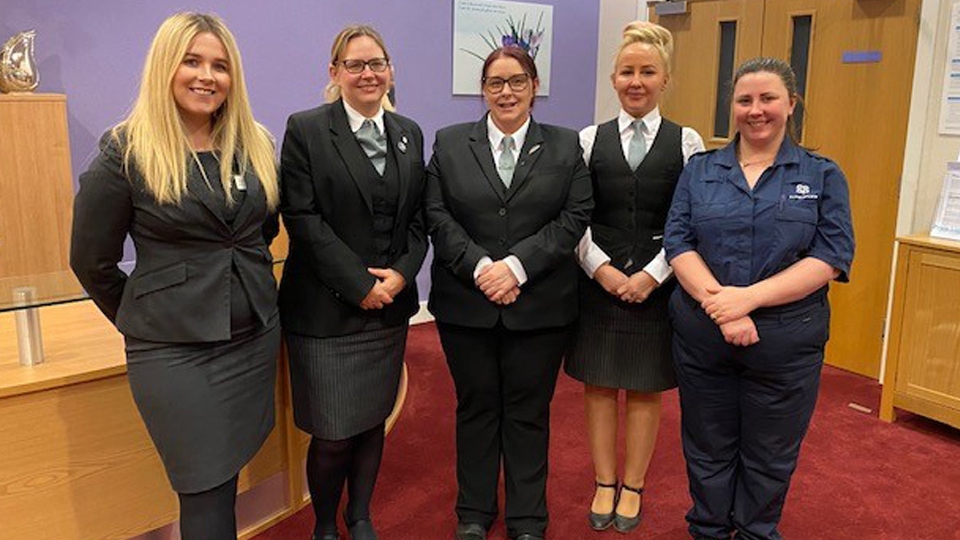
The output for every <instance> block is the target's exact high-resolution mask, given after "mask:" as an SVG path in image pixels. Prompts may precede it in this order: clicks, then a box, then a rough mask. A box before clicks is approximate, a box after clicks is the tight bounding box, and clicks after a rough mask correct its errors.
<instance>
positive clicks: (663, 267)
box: [643, 249, 673, 284]
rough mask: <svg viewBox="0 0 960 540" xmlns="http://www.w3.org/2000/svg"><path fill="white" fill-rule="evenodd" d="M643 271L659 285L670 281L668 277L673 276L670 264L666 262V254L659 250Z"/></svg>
mask: <svg viewBox="0 0 960 540" xmlns="http://www.w3.org/2000/svg"><path fill="white" fill-rule="evenodd" d="M643 271H644V272H646V273H648V274H650V276H651V277H653V279H655V280H657V283H660V284H663V282H664V281H666V280H668V279H670V277H671V276H673V268H671V267H670V263H668V262H667V252H666V251H664V250H663V249H660V252H659V253H657V256H656V257H654V258H653V260H652V261H650V262H649V263H647V265H646V266H644V267H643Z"/></svg>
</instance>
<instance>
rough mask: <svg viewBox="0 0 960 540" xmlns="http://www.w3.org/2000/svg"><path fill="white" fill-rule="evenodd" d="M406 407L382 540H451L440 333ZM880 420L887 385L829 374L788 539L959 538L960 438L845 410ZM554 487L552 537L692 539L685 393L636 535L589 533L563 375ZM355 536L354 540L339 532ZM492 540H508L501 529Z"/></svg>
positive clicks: (307, 528)
mask: <svg viewBox="0 0 960 540" xmlns="http://www.w3.org/2000/svg"><path fill="white" fill-rule="evenodd" d="M407 364H408V366H409V370H410V385H409V394H408V396H407V402H406V406H405V408H404V411H403V414H402V415H401V417H400V420H399V421H398V422H397V424H396V426H395V428H394V430H393V432H391V434H390V435H389V437H387V446H386V453H385V456H384V462H383V467H382V469H381V472H380V480H379V484H378V485H377V493H376V496H375V499H374V503H373V512H374V522H375V523H376V525H377V529H378V531H379V533H380V537H381V539H382V540H414V539H416V540H435V539H436V540H451V539H452V538H453V530H454V527H455V525H456V518H455V517H454V514H453V504H454V499H455V496H456V487H455V479H454V450H453V431H454V408H455V400H454V394H453V384H452V382H451V380H450V376H449V374H448V372H447V367H446V363H445V361H444V357H443V353H442V351H441V350H440V342H439V340H438V338H437V333H436V327H435V326H434V325H433V324H426V325H420V326H416V327H413V328H412V330H411V333H410V339H409V345H408V349H407ZM850 402H854V403H857V404H859V405H863V406H865V407H868V408H870V409H872V410H873V411H877V409H878V407H879V403H880V386H879V385H878V384H877V383H876V382H875V381H871V380H869V379H866V378H864V377H860V376H857V375H852V374H850V373H846V372H843V371H840V370H837V369H833V368H829V367H827V368H825V369H824V372H823V381H822V385H821V393H820V400H819V403H818V405H817V411H816V414H815V415H814V418H813V425H812V427H811V428H810V433H809V435H808V436H807V439H806V441H805V443H804V448H803V451H802V453H801V458H800V466H799V469H798V471H797V474H796V475H795V476H794V482H793V489H792V490H791V491H790V496H789V497H788V499H787V507H786V510H785V516H784V519H783V523H782V528H781V531H782V532H783V534H784V536H785V537H786V538H788V539H789V540H807V539H815V540H820V539H842V540H846V539H867V540H894V539H896V540H900V539H960V532H958V528H957V520H958V518H960V431H957V430H954V429H951V428H949V427H945V426H943V425H941V424H937V423H935V422H931V421H928V420H925V419H923V418H920V417H916V416H912V415H909V414H906V413H903V414H901V420H900V421H899V422H898V423H896V424H887V423H884V422H882V421H880V420H879V419H878V418H877V417H876V412H874V413H873V414H865V413H862V412H858V411H855V410H853V409H851V408H850V407H848V404H849V403H850ZM552 426H553V427H552V429H553V431H552V440H551V453H550V460H551V463H550V465H551V467H550V481H549V482H550V483H549V495H548V496H549V508H550V528H549V529H548V530H547V533H548V538H549V539H552V540H568V539H587V540H589V539H595V538H596V539H601V538H606V539H607V540H615V539H617V538H631V537H632V538H638V539H640V538H643V539H656V540H674V539H676V540H684V539H687V538H689V536H688V535H687V533H686V523H685V522H684V519H683V516H684V514H685V513H686V511H687V509H688V506H689V497H688V494H687V480H686V473H685V469H684V465H683V455H682V453H681V449H680V435H679V429H680V416H679V408H678V406H677V395H676V392H675V391H674V392H670V393H668V394H667V396H666V398H665V401H664V415H663V420H662V425H661V430H660V441H659V446H658V448H657V453H656V455H655V456H654V459H653V464H652V465H651V470H650V473H649V475H648V478H647V494H646V496H645V499H644V521H643V523H642V524H641V526H640V527H639V528H638V529H637V530H636V531H634V532H632V533H630V534H629V535H626V536H622V535H620V534H619V533H617V532H615V531H613V530H612V529H610V530H608V531H605V532H602V533H596V532H594V531H592V530H590V528H589V527H588V526H587V521H586V512H587V509H588V505H589V503H590V498H591V497H592V495H593V468H592V466H591V464H590V456H589V450H588V447H587V441H586V434H585V429H584V419H583V405H582V386H581V385H580V383H578V382H576V381H573V380H572V379H570V378H569V377H567V376H565V375H563V374H562V373H561V376H560V382H559V384H558V386H557V393H556V397H555V398H554V401H553V412H552ZM312 528H313V513H312V511H311V509H310V508H309V507H308V508H305V509H304V510H302V511H300V512H299V513H297V514H296V515H294V516H293V517H291V518H289V519H287V520H286V521H284V522H283V523H280V524H278V525H276V526H274V527H273V528H271V529H269V530H267V531H265V532H264V533H262V534H260V535H259V536H257V537H256V538H257V540H309V538H310V533H311V531H312ZM342 532H344V533H345V532H346V531H342ZM489 538H490V540H504V539H505V538H506V534H505V530H504V527H503V521H502V520H498V522H497V525H496V526H495V527H494V529H493V530H492V531H491V532H490V535H489Z"/></svg>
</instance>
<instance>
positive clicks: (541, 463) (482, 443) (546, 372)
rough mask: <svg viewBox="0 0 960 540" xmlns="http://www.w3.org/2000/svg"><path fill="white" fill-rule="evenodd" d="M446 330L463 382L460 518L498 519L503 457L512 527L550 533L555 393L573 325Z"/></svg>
mask: <svg viewBox="0 0 960 540" xmlns="http://www.w3.org/2000/svg"><path fill="white" fill-rule="evenodd" d="M438 330H439V332H440V340H441V342H442V344H443V351H444V353H445V354H446V356H447V364H448V365H449V367H450V373H451V375H452V376H453V382H454V384H455V385H456V390H457V482H458V486H459V494H458V496H457V517H458V519H459V521H460V522H461V523H478V524H480V525H483V526H484V527H487V528H489V527H490V525H491V524H492V523H493V521H494V519H496V517H497V483H498V479H499V476H500V461H501V459H502V460H503V475H504V484H505V495H506V502H505V505H504V506H505V514H506V515H505V522H506V525H507V534H508V535H509V536H510V537H511V538H515V537H516V536H518V535H520V534H523V533H532V534H537V535H543V533H544V530H545V529H546V527H547V498H546V489H547V448H548V443H549V439H550V400H551V399H553V391H554V388H555V387H556V382H557V372H558V371H559V369H560V362H561V359H562V357H563V352H564V349H565V346H566V344H567V337H568V330H569V328H568V327H561V328H550V329H545V330H530V331H512V330H507V329H506V328H504V327H503V326H502V325H500V324H498V325H497V326H496V327H495V328H487V329H478V328H467V327H463V326H457V325H451V324H443V323H440V324H438Z"/></svg>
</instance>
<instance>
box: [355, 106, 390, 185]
mask: <svg viewBox="0 0 960 540" xmlns="http://www.w3.org/2000/svg"><path fill="white" fill-rule="evenodd" d="M354 135H355V136H356V137H357V142H359V143H360V147H361V148H363V151H364V152H365V153H366V154H367V157H368V158H370V163H373V168H375V169H376V170H377V174H379V175H380V176H383V169H384V167H386V165H387V137H386V135H384V134H383V133H380V130H379V129H378V128H377V124H376V123H375V122H374V121H373V120H370V119H369V118H368V119H366V120H364V121H363V124H361V125H360V129H358V130H357V132H356V133H355V134H354Z"/></svg>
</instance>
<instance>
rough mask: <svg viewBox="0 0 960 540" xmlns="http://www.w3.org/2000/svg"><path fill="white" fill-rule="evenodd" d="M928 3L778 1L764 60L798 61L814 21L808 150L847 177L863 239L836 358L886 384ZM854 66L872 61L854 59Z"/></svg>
mask: <svg viewBox="0 0 960 540" xmlns="http://www.w3.org/2000/svg"><path fill="white" fill-rule="evenodd" d="M920 1H921V0H885V1H876V0H859V1H853V2H850V1H847V2H838V1H836V0H770V1H767V2H766V10H765V14H764V25H763V27H764V32H763V47H762V50H763V54H764V55H766V56H776V57H780V58H784V59H789V58H791V50H790V48H791V42H792V36H793V28H794V18H795V17H809V19H808V20H809V21H810V22H811V23H812V25H811V39H810V49H809V52H810V54H809V62H808V66H807V67H808V75H807V91H806V93H805V96H804V101H805V102H806V108H805V113H804V135H803V144H804V145H805V146H807V147H808V148H812V149H814V150H816V151H817V152H819V153H821V154H823V155H825V156H828V157H830V158H832V159H833V160H835V161H836V162H837V163H838V164H839V165H840V167H841V168H842V169H843V172H844V173H846V175H847V180H848V182H849V185H850V203H851V208H852V212H853V223H854V231H855V234H856V242H857V247H856V256H855V259H854V263H853V268H852V270H851V272H850V283H848V284H846V285H839V286H833V287H832V290H831V292H830V301H831V306H832V308H833V319H832V322H831V328H830V335H831V339H830V342H829V344H828V345H827V361H828V362H829V363H830V364H832V365H835V366H837V367H840V368H843V369H847V370H850V371H854V372H856V373H861V374H863V375H868V376H871V377H877V376H878V375H879V373H880V356H881V349H882V345H883V329H884V316H885V313H886V306H887V296H888V292H889V286H890V277H891V273H890V271H891V264H892V260H893V243H894V237H895V233H896V222H897V205H898V202H899V193H900V175H901V172H902V169H903V153H904V150H903V149H904V145H905V144H906V138H907V118H908V113H909V108H910V107H909V106H910V91H911V81H912V80H913V65H914V56H915V54H916V44H917V30H918V21H919V15H920ZM850 60H869V61H867V62H851V61H850Z"/></svg>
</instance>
